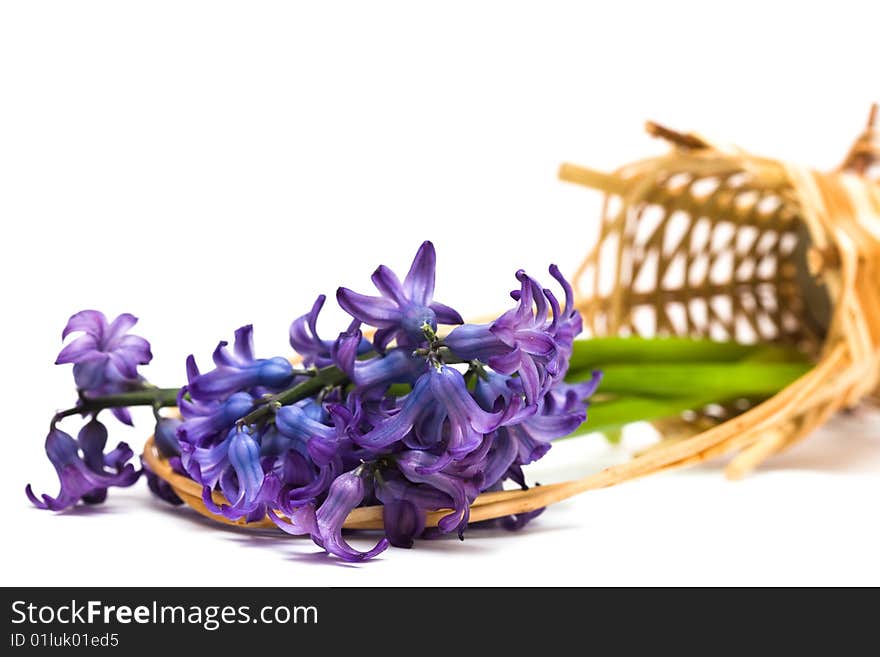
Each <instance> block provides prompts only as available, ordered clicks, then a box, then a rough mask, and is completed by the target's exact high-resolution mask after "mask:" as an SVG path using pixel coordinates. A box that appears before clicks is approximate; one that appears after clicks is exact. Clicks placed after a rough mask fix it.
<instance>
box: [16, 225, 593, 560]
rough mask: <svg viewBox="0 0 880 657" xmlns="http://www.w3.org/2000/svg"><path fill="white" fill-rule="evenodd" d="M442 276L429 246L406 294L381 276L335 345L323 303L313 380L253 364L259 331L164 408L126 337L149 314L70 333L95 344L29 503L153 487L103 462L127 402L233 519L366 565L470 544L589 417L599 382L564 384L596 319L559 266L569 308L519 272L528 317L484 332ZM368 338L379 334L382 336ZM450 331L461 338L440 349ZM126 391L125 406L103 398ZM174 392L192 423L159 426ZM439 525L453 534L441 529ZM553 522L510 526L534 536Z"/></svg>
mask: <svg viewBox="0 0 880 657" xmlns="http://www.w3.org/2000/svg"><path fill="white" fill-rule="evenodd" d="M435 265H436V256H435V253H434V247H433V245H432V244H431V243H430V242H425V243H424V244H422V246H421V247H420V248H419V250H418V252H417V254H416V256H415V258H414V260H413V263H412V266H411V267H410V270H409V272H408V273H407V275H406V277H405V278H404V279H403V281H402V282H401V280H400V279H399V278H398V277H397V276H396V275H395V274H394V273H393V272H392V271H391V270H389V269H388V268H387V267H385V266H380V267H379V268H378V269H376V271H375V272H374V274H373V276H372V280H373V283H374V284H375V286H376V288H377V289H378V290H379V293H380V296H375V297H372V296H364V295H361V294H357V293H355V292H352V291H351V290H349V289H348V288H339V290H338V292H337V299H338V301H339V304H340V305H341V306H342V308H343V309H344V310H346V311H347V312H348V313H349V314H350V315H352V317H353V321H351V323H350V324H348V326H347V327H345V328H344V330H342V331H341V332H339V333H338V334H337V337H336V338H335V339H333V340H325V339H323V338H321V337H320V336H319V334H318V332H317V323H318V316H319V314H320V312H321V309H322V308H323V305H324V303H325V298H324V297H323V296H319V297H318V298H317V300H316V301H315V303H314V304H313V305H312V307H311V309H310V310H309V312H307V313H306V314H304V315H302V316H300V317H298V318H297V319H295V320H294V321H293V323H292V324H291V326H290V329H289V341H290V344H291V346H292V347H293V348H294V349H295V350H296V352H298V354H299V357H300V359H301V361H302V362H303V364H304V365H305V366H306V367H307V368H308V369H299V370H297V369H294V368H293V366H292V365H291V362H292V360H293V359H291V358H288V357H287V356H284V355H282V356H275V357H271V358H256V356H255V355H254V349H253V330H252V327H251V326H249V325H248V326H244V327H242V328H240V329H238V330H237V331H236V332H235V339H234V342H233V344H232V345H231V346H230V345H229V344H228V343H227V342H220V343H219V345H218V346H217V348H216V349H215V351H214V354H213V364H214V367H213V369H211V370H209V371H206V372H202V371H200V370H199V368H198V367H197V365H196V362H195V359H194V357H193V356H190V357H189V358H188V359H187V361H186V385H184V386H183V387H182V388H180V389H178V390H176V389H168V390H165V391H164V393H163V395H160V394H159V393H160V392H163V391H161V390H160V389H158V388H156V387H155V386H152V385H151V384H149V383H148V382H146V381H145V380H144V379H143V378H142V377H141V376H140V374H139V373H138V371H137V367H138V365H141V364H145V363H146V362H148V361H149V360H150V353H149V344H148V343H147V342H146V341H145V340H143V339H142V338H138V337H136V336H131V335H127V331H128V329H130V328H131V326H133V325H134V322H135V321H136V320H135V319H134V317H132V316H131V315H120V317H118V318H117V319H116V320H114V321H113V322H112V323H108V322H107V321H106V319H105V318H104V315H102V314H101V313H98V312H96V311H84V312H82V313H78V314H76V315H74V316H73V317H72V318H71V320H70V322H69V323H68V326H67V328H66V329H65V332H64V335H65V336H66V335H67V334H69V333H71V332H74V331H81V332H82V333H83V335H82V336H80V337H78V338H77V339H76V340H74V341H73V342H71V343H70V344H69V345H67V347H65V349H64V350H63V351H62V353H61V354H60V355H59V358H58V361H59V362H70V363H74V376H75V378H76V381H77V386H78V387H79V388H80V393H81V395H80V405H79V406H77V407H74V408H73V409H69V410H67V411H63V412H61V413H59V414H58V415H56V417H55V418H54V420H53V423H52V430H51V431H50V434H49V436H48V437H47V440H46V451H47V454H48V455H49V458H50V460H51V461H52V463H53V465H54V467H55V469H56V471H57V472H58V476H59V479H60V480H61V492H60V493H59V495H58V496H57V497H54V498H53V497H50V496H47V495H44V496H42V498H37V497H36V496H35V495H34V494H33V492H32V491H31V489H30V487H28V489H27V494H28V496H29V497H30V498H31V501H32V502H33V503H34V504H36V505H37V506H40V507H41V508H51V509H56V510H57V509H63V508H67V507H69V506H72V505H73V504H75V503H76V502H78V501H79V500H83V501H85V502H89V503H94V502H99V501H102V500H103V499H104V497H105V496H106V493H107V488H108V487H110V486H127V485H131V484H132V483H134V481H135V480H136V479H137V478H138V475H139V474H140V472H138V471H136V470H135V468H134V466H133V465H131V464H129V463H127V461H128V460H129V459H130V458H131V456H132V453H131V450H130V449H128V447H127V446H126V445H125V444H124V443H120V445H119V446H118V447H117V448H116V449H115V450H112V451H110V452H108V453H105V452H104V449H105V446H106V442H107V431H106V429H105V428H104V425H102V424H100V423H99V422H98V421H97V420H96V419H95V416H96V415H97V414H98V413H99V412H101V411H102V410H103V409H104V408H111V409H112V410H113V412H114V413H117V415H118V416H119V417H121V418H122V419H127V418H128V415H127V413H128V411H127V409H126V408H125V404H124V403H121V402H125V401H130V402H131V403H137V404H139V405H152V406H153V411H154V416H155V418H156V426H155V432H154V443H155V446H156V448H157V450H158V453H159V454H160V455H161V456H162V457H163V458H165V459H167V460H168V463H169V464H170V466H171V467H172V469H173V470H174V472H176V473H178V474H182V475H185V476H188V477H189V478H191V479H192V480H193V481H195V482H197V483H198V484H200V485H201V487H202V502H203V503H204V505H205V507H206V508H207V509H208V510H209V511H210V512H212V513H214V514H216V515H218V516H222V517H223V518H225V519H227V520H231V521H236V522H239V521H244V522H253V521H257V520H262V519H264V518H266V517H268V518H269V519H270V520H271V521H272V522H273V523H274V524H275V525H276V526H277V527H278V528H279V529H281V530H282V531H284V532H286V533H289V534H294V535H306V536H310V537H311V538H312V540H313V541H314V542H315V543H316V544H318V545H320V546H321V547H323V548H324V549H325V550H326V551H327V552H328V553H329V554H332V555H334V556H336V557H338V558H340V559H343V560H345V561H351V562H357V561H362V560H364V559H369V558H371V557H373V556H375V555H377V554H379V553H380V552H382V551H383V550H384V549H385V548H386V547H387V546H388V545H389V544H391V545H395V546H400V547H411V546H412V545H413V541H414V540H415V539H416V538H418V537H420V536H428V535H434V534H437V533H450V532H455V533H457V534H458V535H459V537H463V535H464V532H465V530H466V529H467V527H468V524H469V521H470V507H471V505H472V504H473V503H474V500H475V499H476V498H477V497H478V496H479V495H480V494H481V493H483V492H486V491H498V490H502V489H503V486H504V485H505V484H508V485H509V483H508V482H512V483H513V484H518V485H520V486H525V478H524V475H523V471H522V467H523V466H524V465H526V464H528V463H531V462H533V461H535V460H537V459H539V458H541V457H542V456H543V455H544V454H545V453H546V452H547V450H548V449H549V448H550V445H551V441H552V440H554V439H556V438H559V437H561V436H564V435H567V434H569V433H571V432H572V431H573V430H574V429H576V428H577V427H578V426H579V425H580V424H581V423H582V422H583V421H584V420H585V418H586V408H587V406H586V404H587V401H586V400H587V399H588V398H589V397H590V396H591V395H592V393H593V391H594V390H595V387H596V385H597V384H598V381H599V375H598V373H596V374H595V375H594V377H593V378H592V379H591V380H589V381H586V382H584V383H580V384H574V385H570V384H567V383H565V381H564V376H565V374H566V371H567V369H568V361H569V358H570V356H571V353H572V348H573V341H574V339H575V336H577V335H578V333H580V331H581V317H580V314H579V313H578V311H577V308H576V307H575V305H574V299H573V294H572V290H571V286H570V285H569V284H568V282H567V281H565V279H564V278H563V277H562V276H561V274H560V273H559V270H558V269H557V268H556V267H555V266H553V267H551V268H550V274H551V276H552V277H553V278H554V279H556V280H557V281H558V283H559V284H560V286H561V287H562V289H563V292H564V295H563V299H564V303H562V304H560V302H559V301H558V299H557V297H556V296H554V294H553V293H552V292H551V291H550V290H548V289H544V288H542V287H541V286H540V284H539V283H538V282H537V281H536V280H534V279H533V278H531V277H529V276H527V275H526V274H525V273H524V272H522V271H520V272H517V275H516V276H517V280H518V282H519V284H520V286H519V289H517V290H515V291H514V292H512V293H511V296H512V297H513V299H514V301H515V302H516V305H515V307H514V308H512V309H511V310H509V311H508V312H506V313H504V314H503V315H501V316H500V317H498V318H497V319H496V320H495V321H493V322H490V323H488V324H483V325H469V324H463V322H462V319H461V317H460V316H459V314H458V313H457V312H456V311H455V310H453V309H452V308H450V307H449V306H446V305H443V304H441V303H438V302H436V301H434V299H433V296H434V279H435ZM362 325H366V326H372V327H374V328H376V329H378V330H377V331H376V332H375V334H373V335H372V337H370V338H369V339H368V338H367V337H365V336H364V331H362ZM438 325H458V326H457V328H455V329H453V330H452V331H451V332H450V333H449V334H448V335H447V336H446V337H443V333H442V331H441V332H438ZM364 330H366V329H364ZM366 331H367V334H368V335H369V331H368V330H366ZM111 393H112V394H116V395H117V396H116V397H114V398H113V400H112V402H110V403H108V400H107V399H106V398H104V401H103V402H101V401H100V400H101V399H102V398H101V397H100V395H107V394H111ZM120 393H123V394H122V396H121V397H120V396H119V395H120ZM175 394H176V404H177V407H178V409H179V412H180V417H179V418H178V417H164V416H161V415H160V414H159V407H160V406H163V405H166V406H167V405H172V404H173V403H174V396H175ZM160 401H161V403H160ZM77 414H81V415H83V416H84V417H86V418H87V424H86V425H85V426H84V427H83V428H82V430H81V431H80V433H79V435H78V438H77V440H74V439H73V438H71V437H70V436H69V435H68V434H66V433H64V432H62V431H61V430H60V429H58V428H57V427H56V423H57V421H59V420H61V419H64V418H67V417H70V416H72V415H77ZM143 472H145V473H146V478H147V483H148V485H149V487H150V490H151V491H153V493H154V494H156V495H157V496H159V497H160V498H161V499H163V500H165V501H167V502H170V503H173V504H179V503H181V500H180V498H179V497H178V496H177V494H176V493H175V492H174V489H172V488H171V486H170V485H169V484H168V482H166V481H164V480H163V479H162V478H160V477H158V476H157V475H156V473H154V472H152V471H150V470H149V469H148V468H147V466H146V464H145V465H144V469H143ZM375 504H381V505H382V516H383V523H384V530H385V536H384V537H383V538H381V539H380V540H379V541H378V542H377V543H376V544H375V546H373V547H372V548H371V549H368V550H365V551H361V550H358V549H356V548H354V547H353V546H352V545H350V544H349V542H348V540H347V539H346V537H345V536H344V535H343V527H344V525H345V523H346V519H347V518H348V517H349V516H350V514H351V513H352V512H353V511H355V510H356V509H357V508H358V507H361V506H365V505H375ZM431 513H434V514H436V515H435V516H434V517H437V515H439V520H438V522H437V527H436V528H430V529H428V528H426V526H427V525H428V524H429V523H428V522H427V518H428V517H429V514H431ZM539 513H540V510H538V511H533V512H529V513H523V514H518V515H515V516H510V517H508V518H504V519H502V520H501V521H500V522H501V524H502V525H503V526H506V527H508V528H519V527H521V526H522V525H524V524H525V523H526V522H528V521H529V520H530V519H532V518H534V517H535V516H537V515H538V514H539Z"/></svg>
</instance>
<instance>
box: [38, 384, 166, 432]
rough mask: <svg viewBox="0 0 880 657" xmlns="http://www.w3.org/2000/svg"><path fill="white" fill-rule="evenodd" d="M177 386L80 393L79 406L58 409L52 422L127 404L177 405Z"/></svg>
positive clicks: (157, 406)
mask: <svg viewBox="0 0 880 657" xmlns="http://www.w3.org/2000/svg"><path fill="white" fill-rule="evenodd" d="M178 392H180V389H179V388H144V389H143V390H135V391H132V392H120V393H118V394H115V395H102V396H100V397H89V396H87V395H82V396H81V397H80V404H79V406H75V407H73V408H68V409H66V410H63V411H59V412H58V413H56V414H55V416H54V417H53V418H52V424H53V426H54V424H55V423H56V422H58V421H60V420H63V419H64V418H66V417H70V416H71V415H82V414H85V413H97V412H98V411H103V410H105V409H107V408H119V407H127V406H152V407H153V408H166V407H169V406H177V393H178Z"/></svg>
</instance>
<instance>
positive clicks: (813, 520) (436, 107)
mask: <svg viewBox="0 0 880 657" xmlns="http://www.w3.org/2000/svg"><path fill="white" fill-rule="evenodd" d="M878 24H880V6H878V5H875V4H873V3H866V2H837V3H834V5H833V6H832V5H827V4H820V3H815V4H814V3H787V2H779V3H768V2H739V3H735V4H734V3H725V4H719V3H696V2H694V3H683V2H669V3H662V4H661V3H648V2H644V3H641V2H616V3H606V4H605V5H603V6H599V5H598V4H597V3H561V2H544V3H519V2H498V3H490V2H482V3H480V2H451V3H444V4H443V5H442V6H440V5H428V4H427V3H411V2H401V3H387V2H372V3H355V2H350V3H335V2H327V3H320V4H314V5H308V6H307V5H306V3H285V2H277V3H274V2H265V3H227V2H181V1H175V2H150V3H121V2H79V3H67V2H46V3H31V2H7V3H4V4H3V5H2V7H0V225H2V236H3V239H2V243H0V244H2V246H0V248H2V258H0V280H2V286H0V294H2V297H3V298H2V309H3V311H2V312H3V321H2V323H0V331H2V340H0V348H2V360H0V363H2V376H0V400H2V404H3V407H2V408H3V412H4V422H3V426H4V432H5V436H4V441H3V445H4V447H3V452H2V458H0V468H2V470H0V485H2V493H3V501H4V521H5V523H6V530H5V532H4V537H5V540H4V548H3V559H2V560H0V583H2V584H6V585H11V584H21V585H37V584H47V585H48V584H111V585H113V584H115V585H136V584H172V583H179V584H187V585H197V584H218V585H220V584H231V585H245V584H257V585H264V584H282V585H285V584H292V585H296V584H309V585H344V584H351V585H361V584H389V585H391V584H403V585H426V584H466V583H475V584H517V583H522V584H657V583H664V584H717V583H727V584H783V583H784V584H797V583H813V584H842V583H848V584H859V583H863V584H868V583H871V584H880V566H878V560H877V556H876V555H877V554H878V553H880V529H878V523H877V522H876V515H877V512H876V509H877V502H878V498H880V478H878V476H877V475H878V473H880V417H878V415H876V414H872V413H870V412H859V413H856V414H854V415H851V416H847V417H843V418H838V419H836V420H835V421H834V422H832V424H831V425H830V426H829V427H828V428H827V429H825V430H822V431H821V432H819V434H818V435H816V436H813V437H812V438H811V439H810V440H808V441H806V442H805V443H803V444H802V445H800V446H798V447H797V448H795V449H794V450H792V451H791V452H790V453H788V454H786V455H783V456H781V457H778V458H776V459H774V460H772V461H771V462H770V463H769V464H768V465H767V467H765V468H764V469H762V470H761V471H760V472H759V473H757V474H756V475H754V476H753V477H751V478H750V479H748V480H746V481H744V482H742V483H738V484H731V483H727V482H726V481H725V480H724V479H723V477H722V476H721V470H720V466H719V465H718V464H711V465H708V466H706V467H704V468H699V469H695V470H690V471H687V472H681V473H673V474H669V475H664V476H661V477H653V478H649V479H646V480H643V481H639V482H636V483H631V484H627V485H624V486H621V487H619V488H614V489H609V490H606V491H601V492H596V493H590V494H588V495H585V496H583V497H581V498H579V499H576V500H572V501H570V502H567V503H564V504H562V505H560V506H559V507H556V508H552V509H550V510H548V511H547V512H546V513H545V514H544V515H543V516H542V517H541V518H540V519H538V520H536V521H535V522H534V523H533V524H531V525H530V526H529V527H528V528H527V529H526V530H525V531H523V532H522V533H520V534H518V535H508V534H506V533H505V532H500V531H499V532H494V531H492V532H489V531H482V532H478V531H474V532H471V533H469V534H468V537H467V540H466V541H465V542H464V543H460V542H459V541H458V540H455V539H450V540H440V541H433V542H421V543H418V544H417V547H416V548H415V549H413V550H409V551H405V550H390V551H389V552H387V553H385V554H384V555H383V556H382V557H380V558H379V559H377V560H376V561H375V562H372V563H367V564H361V565H357V566H344V565H339V564H338V563H334V562H332V561H330V560H328V559H325V558H323V557H320V556H318V550H317V548H316V547H315V546H313V545H312V544H311V543H310V542H309V541H307V540H306V541H304V540H298V539H288V538H279V537H275V536H269V535H264V536H259V537H255V538H251V537H248V536H246V535H244V534H243V533H242V532H239V531H234V530H225V529H218V528H217V526H215V525H213V524H212V523H209V522H207V521H203V520H201V519H198V518H197V517H194V515H193V514H191V513H189V512H181V511H179V510H175V509H172V508H170V507H167V506H164V505H163V504H162V503H161V502H159V501H156V500H154V499H153V498H151V497H150V496H149V494H148V492H147V491H146V488H145V486H144V485H143V484H140V485H138V486H136V487H135V488H133V489H128V490H124V491H111V496H110V499H109V501H108V502H107V503H106V504H105V505H103V506H101V507H98V508H95V509H88V510H76V511H74V512H71V513H67V514H63V515H61V516H58V517H53V514H51V513H48V512H41V511H38V510H36V509H34V508H32V507H31V506H30V505H29V503H28V502H27V500H26V499H25V497H24V494H23V488H24V485H25V484H26V483H28V482H32V483H33V484H34V487H35V489H37V490H38V491H48V492H52V493H54V492H55V490H56V489H55V486H56V483H55V477H54V473H53V472H52V470H51V467H50V465H49V463H48V462H47V461H46V460H45V456H44V454H43V447H42V442H43V439H44V436H45V432H46V425H47V422H48V418H49V415H50V414H51V411H52V409H55V408H60V407H64V406H66V405H69V404H70V403H71V402H72V401H73V399H72V397H73V387H72V379H71V376H70V372H69V369H68V368H63V367H54V366H53V365H52V361H53V360H54V357H55V354H56V353H57V350H58V349H59V347H60V342H59V338H60V331H61V328H62V327H63V326H64V323H65V322H66V319H67V317H68V316H69V315H70V314H71V313H73V312H75V311H76V310H79V309H82V308H90V307H93V308H99V309H102V310H104V311H105V312H107V313H108V314H112V315H115V314H117V313H119V312H132V313H134V314H136V315H138V316H139V317H140V318H141V322H140V324H139V325H138V326H137V331H136V332H137V333H139V334H141V335H144V336H146V337H148V338H149V339H150V340H151V342H152V345H153V352H154V354H155V360H154V362H153V364H151V365H150V366H149V367H148V368H146V369H145V370H144V371H145V374H147V376H148V377H149V378H150V379H151V380H152V381H154V382H155V383H157V384H160V385H174V384H178V383H179V382H180V381H181V379H182V377H183V361H184V359H185V357H186V355H187V354H189V353H195V354H196V356H197V357H198V358H200V359H202V360H206V359H207V358H208V356H209V355H210V352H211V350H212V349H213V347H214V345H215V344H216V341H217V340H219V339H223V338H228V337H230V336H231V333H232V331H233V330H234V329H235V328H236V327H237V326H239V325H241V324H244V323H247V322H253V323H254V324H255V327H256V342H257V347H258V350H259V351H260V352H261V353H262V354H265V355H272V354H275V353H285V352H286V349H287V327H288V324H289V322H290V321H291V320H292V319H293V318H294V317H296V316H297V315H299V314H301V313H303V312H305V310H307V309H308V307H309V306H310V305H311V302H312V301H313V299H314V296H315V295H316V294H317V293H318V292H324V293H331V294H332V292H333V290H334V289H335V288H336V286H338V285H340V284H345V285H347V286H349V287H352V288H354V289H361V290H367V288H368V287H369V274H370V272H371V271H372V270H373V268H374V267H375V266H376V265H377V264H379V263H386V264H388V265H390V266H392V267H393V268H398V269H402V268H405V266H407V265H408V263H409V259H410V258H411V256H412V253H413V252H414V251H415V249H416V247H417V246H418V244H419V243H420V242H421V241H422V240H424V239H432V240H433V241H434V242H435V244H436V246H437V250H438V260H439V265H438V291H437V298H438V299H440V300H442V301H444V302H447V303H450V304H451V305H454V306H455V307H456V308H458V309H459V310H460V311H461V312H462V314H464V315H465V316H475V315H481V314H485V313H486V312H491V311H495V310H499V309H502V308H504V307H505V305H506V293H507V291H508V290H509V289H511V287H512V284H513V283H514V279H513V272H514V271H515V270H516V269H517V268H519V267H525V268H526V269H527V270H529V271H530V272H534V273H540V272H542V271H544V270H545V269H546V266H547V265H548V264H549V263H550V262H556V263H558V264H559V265H560V267H562V269H563V271H565V272H569V273H571V272H572V271H573V269H574V267H575V266H576V265H577V263H578V262H579V261H580V259H581V258H582V257H583V255H584V254H585V251H586V248H587V246H588V244H587V241H586V237H585V236H586V235H587V234H589V233H590V232H591V231H590V222H591V221H595V218H596V216H597V212H598V207H599V198H598V196H597V195H595V194H593V193H591V192H589V191H587V190H584V189H580V188H576V187H571V186H568V185H565V184H563V183H560V182H558V181H557V180H556V179H555V173H556V169H557V167H558V165H559V163H560V162H561V161H563V160H570V161H573V162H580V163H583V164H587V165H590V166H594V167H597V168H607V169H610V168H613V167H615V166H617V165H620V164H622V163H624V162H627V161H629V160H632V159H635V158H639V157H644V156H647V155H651V154H655V153H658V152H661V150H662V149H663V148H664V147H663V146H662V145H661V144H658V143H656V142H653V141H651V140H650V139H649V138H648V137H646V136H645V135H644V134H643V132H642V123H643V121H644V120H645V119H648V118H651V119H655V120H657V121H660V122H664V123H667V124H669V125H672V126H673V127H677V128H680V129H685V130H691V129H692V130H697V131H699V132H701V133H703V134H705V135H708V136H711V137H713V138H716V139H718V140H720V141H727V142H736V143H737V144H739V145H741V146H743V147H745V148H747V149H750V150H753V151H756V152H759V153H762V154H766V155H770V156H776V157H782V158H787V159H791V160H794V161H798V162H804V163H807V164H811V165H813V166H816V167H819V168H831V167H833V166H835V165H836V164H837V163H838V162H839V160H840V159H841V158H842V156H843V154H844V153H845V151H846V149H847V148H848V146H849V144H850V142H851V140H852V138H853V137H854V136H855V134H856V133H857V131H858V130H859V129H860V128H861V125H862V123H863V121H864V118H865V116H866V113H867V109H868V105H869V103H870V102H871V101H872V100H875V99H878V97H880V75H878V70H880V69H878V61H877V52H878V51H877V37H876V27H877V25H878ZM342 320H343V318H342V315H341V313H335V314H334V313H329V314H328V315H327V317H326V318H324V324H322V326H324V327H325V330H326V331H331V330H332V329H333V328H335V326H336V325H338V322H341V321H342ZM334 322H337V324H335V325H334ZM148 415H149V414H148V413H147V414H140V415H138V416H136V417H137V419H139V420H141V422H140V424H139V427H138V428H137V429H134V430H129V429H125V428H122V427H118V426H116V425H114V427H113V429H112V436H113V437H115V438H117V439H125V440H127V441H129V442H130V443H131V444H132V445H133V446H135V448H139V447H140V445H141V444H142V442H143V438H144V437H145V436H146V435H147V434H148V433H149V431H150V423H149V417H148ZM630 437H631V438H632V440H631V441H628V442H625V444H624V446H623V447H620V448H614V447H610V446H606V445H604V444H603V443H602V442H601V439H599V438H596V437H588V438H583V439H578V441H572V442H569V443H567V444H564V445H559V446H558V447H557V448H554V450H552V451H551V454H550V455H549V456H548V457H547V458H546V460H545V462H542V463H540V464H538V465H537V466H535V467H534V468H532V470H531V476H532V479H533V480H539V481H553V480H559V479H561V478H563V477H569V476H579V475H582V474H584V473H586V472H589V471H592V470H596V469H598V468H601V467H603V466H604V465H607V464H609V463H611V462H615V461H618V460H622V459H624V458H626V456H627V453H628V452H627V450H628V449H631V448H633V447H634V446H635V445H636V444H637V443H638V442H639V440H640V436H639V430H638V429H635V430H634V431H632V432H630Z"/></svg>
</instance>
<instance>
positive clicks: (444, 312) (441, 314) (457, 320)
mask: <svg viewBox="0 0 880 657" xmlns="http://www.w3.org/2000/svg"><path fill="white" fill-rule="evenodd" d="M428 307H429V308H430V309H431V310H433V311H434V314H435V315H436V316H437V323H438V324H464V320H463V319H462V318H461V315H459V314H458V311H457V310H455V309H453V308H450V307H449V306H447V305H445V304H442V303H440V302H439V301H433V302H432V303H431V304H430V305H429V306H428Z"/></svg>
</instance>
